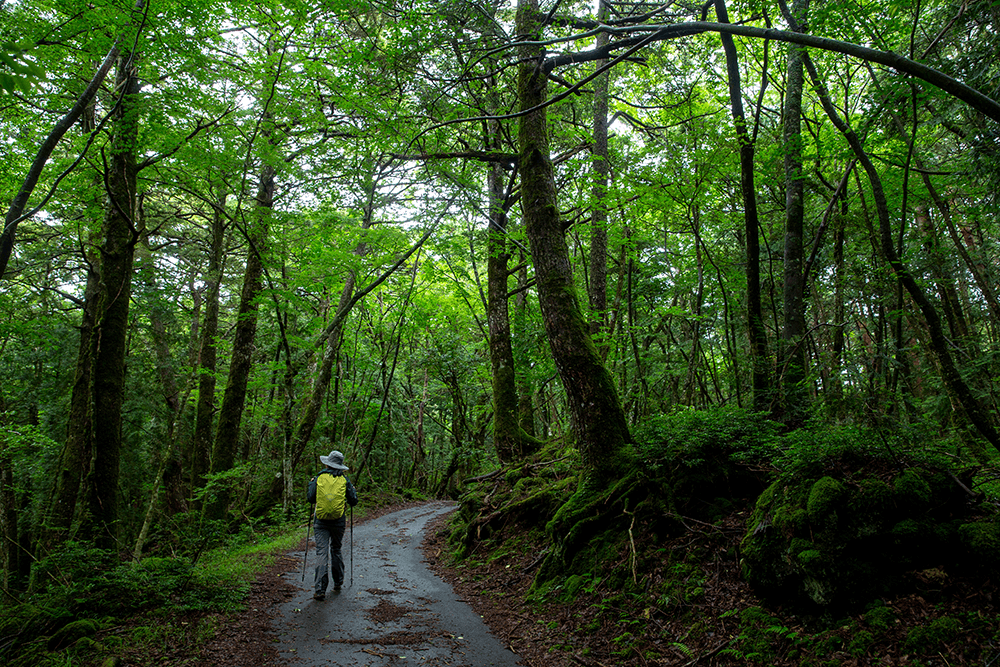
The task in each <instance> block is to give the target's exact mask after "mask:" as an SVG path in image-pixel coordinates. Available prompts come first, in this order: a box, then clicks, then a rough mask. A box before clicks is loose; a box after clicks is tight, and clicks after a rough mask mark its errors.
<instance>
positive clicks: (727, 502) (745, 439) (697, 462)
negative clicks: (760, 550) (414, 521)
mask: <svg viewBox="0 0 1000 667" xmlns="http://www.w3.org/2000/svg"><path fill="white" fill-rule="evenodd" d="M636 435H637V440H638V442H637V444H636V445H635V447H634V449H633V450H632V451H631V452H629V453H628V455H629V456H630V457H631V458H632V460H633V465H632V472H631V473H629V475H628V476H629V477H630V480H629V481H628V482H623V481H620V482H619V483H618V484H617V485H616V486H615V487H614V488H612V489H606V490H605V491H604V493H605V494H606V495H605V496H600V494H601V491H600V490H598V491H587V492H588V493H595V494H598V497H593V498H589V499H586V500H582V499H580V498H579V497H574V498H573V501H572V502H573V503H574V505H576V506H577V507H578V508H582V509H581V510H580V511H579V514H578V515H570V516H569V518H567V517H566V513H567V510H566V508H565V503H566V502H567V501H568V500H569V498H570V497H571V496H573V494H579V493H580V489H583V488H584V487H583V485H582V484H581V483H580V480H579V478H578V472H579V468H578V467H573V468H571V469H570V470H569V471H567V470H565V469H562V470H560V469H559V468H558V464H552V465H551V466H550V467H551V468H552V469H551V470H549V469H548V468H547V467H546V465H545V463H546V462H547V461H550V462H551V461H555V460H558V457H556V456H554V453H553V452H551V451H549V452H544V453H543V454H542V455H541V456H539V457H538V458H535V459H532V461H531V462H529V463H526V464H524V465H521V466H519V467H518V468H517V469H516V472H514V471H511V472H509V473H508V474H507V476H506V477H503V476H498V477H497V478H495V479H490V480H487V481H485V482H482V483H480V484H479V486H478V488H476V489H474V490H472V491H471V492H470V493H469V494H467V496H466V497H465V498H464V499H463V507H462V511H460V512H458V513H456V515H455V518H454V519H453V524H452V530H451V543H452V548H453V558H454V562H455V564H457V565H458V566H459V567H461V568H463V570H464V572H465V573H466V575H465V576H468V577H469V578H470V579H471V580H474V581H476V582H477V587H481V588H482V589H483V591H484V592H485V593H486V594H487V595H491V596H492V595H494V592H496V591H503V592H504V595H505V596H506V597H508V598H509V597H510V596H512V595H516V596H518V597H519V598H520V600H521V603H522V604H524V605H526V606H527V608H528V609H531V610H532V611H533V613H534V614H535V615H537V617H538V618H539V619H540V621H539V623H538V624H536V628H535V632H536V633H546V636H545V637H544V638H539V637H537V636H536V637H533V638H532V641H533V642H536V643H537V642H547V645H548V646H550V648H551V651H550V657H551V659H552V664H554V665H564V664H565V665H568V664H583V665H597V664H601V665H635V664H644V665H681V664H696V663H697V664H701V665H747V664H761V665H776V666H777V665H781V666H790V665H804V666H808V667H833V666H834V665H876V664H877V665H908V666H912V667H917V666H918V665H922V666H925V667H930V666H931V665H946V664H973V663H975V664H994V663H995V662H996V661H997V660H1000V630H998V628H1000V609H998V608H997V604H998V602H1000V597H997V595H996V591H995V590H994V589H995V586H994V584H993V581H992V579H990V578H988V577H983V576H979V577H978V578H977V577H975V576H973V577H971V578H970V577H969V572H968V570H961V571H958V570H956V571H955V572H949V571H945V570H936V569H921V570H915V571H910V572H902V573H900V581H901V582H902V584H901V586H900V587H898V588H896V589H894V591H893V594H892V595H891V596H883V597H875V595H874V591H872V593H873V594H872V595H870V596H869V597H868V598H867V600H866V603H865V604H862V605H860V606H855V607H852V608H850V609H842V610H839V611H837V610H831V611H827V610H823V609H818V608H816V609H805V608H803V607H801V606H799V605H797V604H793V603H792V601H791V600H782V599H781V598H776V597H768V598H764V597H761V595H759V594H758V591H756V590H754V589H753V588H752V587H751V586H750V585H749V583H748V582H747V581H746V580H745V579H744V578H743V576H742V571H741V560H742V557H743V554H742V551H741V542H742V541H743V539H744V536H745V534H746V532H747V530H748V527H750V528H752V526H748V520H749V519H750V516H751V513H752V510H753V508H754V505H755V503H756V502H757V497H758V496H759V495H760V494H761V493H762V492H763V491H764V489H765V488H767V487H768V485H769V484H771V482H773V481H774V480H776V479H778V473H779V471H781V472H783V473H784V474H785V475H786V476H788V475H790V476H791V478H793V479H794V478H796V477H803V478H805V477H806V476H808V475H830V474H836V475H838V476H840V477H842V478H843V479H845V482H844V483H845V484H847V485H848V486H850V487H851V488H854V486H857V485H861V488H866V487H865V485H866V484H870V483H869V482H866V481H865V480H866V479H869V478H878V477H880V476H881V477H886V476H888V475H892V476H898V475H899V474H900V473H899V471H900V470H903V471H905V470H944V471H945V472H944V475H945V477H948V476H949V475H952V476H954V477H955V478H956V479H959V478H960V481H962V480H964V481H963V482H962V483H964V484H968V485H971V486H972V487H974V488H980V489H982V488H988V487H986V486H978V484H977V481H976V480H987V481H988V480H991V479H993V477H994V476H995V473H993V472H991V469H990V468H989V467H988V466H986V465H984V464H982V463H981V462H978V463H977V465H979V466H982V467H979V468H976V469H974V470H972V471H971V472H970V469H969V468H968V467H967V464H968V461H967V460H966V459H964V458H963V457H962V446H963V445H962V443H961V442H959V441H950V440H948V439H947V438H944V439H939V440H937V441H931V440H928V439H926V437H927V436H928V432H926V431H922V430H920V429H918V428H911V429H910V430H909V431H900V432H897V433H895V434H893V435H892V436H891V437H890V436H888V435H886V434H885V433H879V432H878V431H876V430H873V429H868V428H862V427H860V426H857V425H844V426H842V427H829V426H826V427H824V428H823V429H815V430H814V429H802V430H800V431H797V432H795V433H793V434H787V435H786V434H783V433H782V432H781V429H780V428H779V427H777V426H776V425H774V424H772V423H770V422H768V421H767V420H766V419H764V418H763V417H761V416H759V415H753V414H749V413H744V412H741V411H739V410H732V409H719V410H714V411H708V412H698V411H688V410H685V411H680V412H678V413H677V414H675V415H667V416H661V417H659V418H657V419H655V420H653V421H651V422H650V423H648V424H646V425H644V426H643V427H642V428H639V429H636ZM526 480H527V481H526ZM907 480H908V478H906V477H905V476H904V478H903V481H902V482H900V483H899V484H897V488H900V489H901V491H900V493H899V494H897V496H896V497H895V501H894V502H904V501H905V497H904V496H905V493H903V492H902V490H905V485H904V484H903V482H906V481H907ZM615 494H618V495H615ZM918 496H919V494H918ZM625 498H627V499H628V500H629V501H628V502H625V500H624V499H625ZM529 499H530V502H529ZM541 499H544V500H541ZM994 500H995V499H993V498H990V497H989V496H986V495H985V494H983V495H980V496H979V497H978V499H975V498H971V497H970V502H976V503H982V504H983V505H984V506H985V507H986V508H987V509H988V508H989V506H990V505H991V503H992V502H994ZM525 503H528V504H529V505H530V506H531V507H532V508H533V509H536V510H543V511H544V513H538V512H534V513H530V512H525V511H523V508H524V505H525ZM560 503H562V504H560ZM560 508H561V509H560ZM559 512H562V514H563V518H562V519H561V520H560V521H556V520H554V518H555V517H557V516H558V515H559V514H558V513H559ZM928 520H929V519H928ZM573 522H577V523H579V524H580V525H586V526H587V530H586V533H587V535H588V537H587V539H586V540H583V539H581V540H580V541H579V543H576V544H574V545H573V549H574V551H573V552H572V553H563V554H561V555H560V556H559V557H558V559H556V560H552V559H553V555H552V554H554V553H556V552H557V551H558V550H559V547H560V541H562V544H565V543H566V536H567V535H569V534H573V535H576V534H577V533H574V532H573V530H574V526H573ZM986 525H987V526H989V525H992V524H986ZM486 526H488V527H489V529H488V530H485V529H484V528H485V527H486ZM984 530H985V529H984ZM998 534H1000V532H998ZM995 538H996V536H995V535H994V534H993V533H990V534H989V535H985V533H984V536H983V537H981V538H980V541H981V542H982V544H983V545H984V546H983V547H982V549H983V550H986V549H987V547H988V546H989V545H992V544H993V541H995ZM858 599H859V600H860V599H863V596H861V595H859V596H858ZM544 619H559V620H558V621H556V620H545V621H544V622H543V620H544ZM547 664H548V663H547Z"/></svg>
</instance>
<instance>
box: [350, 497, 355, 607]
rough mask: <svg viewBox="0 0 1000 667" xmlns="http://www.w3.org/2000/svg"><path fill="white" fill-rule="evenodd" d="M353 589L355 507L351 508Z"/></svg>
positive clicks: (352, 581)
mask: <svg viewBox="0 0 1000 667" xmlns="http://www.w3.org/2000/svg"><path fill="white" fill-rule="evenodd" d="M350 587H351V588H354V507H351V586H350Z"/></svg>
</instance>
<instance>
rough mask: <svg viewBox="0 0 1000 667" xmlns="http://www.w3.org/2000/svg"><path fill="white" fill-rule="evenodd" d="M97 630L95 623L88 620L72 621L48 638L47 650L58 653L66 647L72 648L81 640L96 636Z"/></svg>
mask: <svg viewBox="0 0 1000 667" xmlns="http://www.w3.org/2000/svg"><path fill="white" fill-rule="evenodd" d="M99 629H100V628H99V627H98V625H97V622H96V621H93V620H91V619H89V618H85V619H81V620H78V621H72V622H70V623H67V624H66V625H64V626H62V627H61V628H60V629H59V630H57V631H56V632H54V633H53V634H52V636H51V637H49V641H48V644H47V648H48V649H49V650H50V651H58V650H60V649H63V648H66V647H67V646H72V645H73V644H75V643H76V642H78V641H79V640H81V639H84V638H88V639H89V638H92V637H93V636H94V635H96V634H97V631H98V630H99Z"/></svg>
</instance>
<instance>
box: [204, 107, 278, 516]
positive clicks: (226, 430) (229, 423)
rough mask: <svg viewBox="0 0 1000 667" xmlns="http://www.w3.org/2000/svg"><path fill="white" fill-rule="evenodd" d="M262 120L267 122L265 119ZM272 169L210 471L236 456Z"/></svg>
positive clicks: (260, 204) (212, 506)
mask: <svg viewBox="0 0 1000 667" xmlns="http://www.w3.org/2000/svg"><path fill="white" fill-rule="evenodd" d="M265 122H270V121H269V119H267V120H265ZM274 176H275V169H274V167H272V166H271V165H264V167H263V169H262V170H261V174H260V179H259V181H258V185H257V199H256V205H255V206H254V210H253V212H252V213H251V216H250V218H251V221H250V228H249V229H247V230H246V239H247V265H246V270H245V272H244V274H243V288H242V291H241V292H240V306H239V313H238V315H237V320H236V332H235V334H234V337H233V353H232V357H231V359H230V362H229V378H228V380H227V383H226V392H225V394H224V395H223V398H222V407H221V408H220V410H219V425H218V428H217V430H216V433H215V444H214V446H213V448H212V472H213V473H220V472H225V471H227V470H230V469H231V468H232V467H233V464H234V462H235V459H236V448H237V446H238V444H239V438H240V423H241V422H242V420H243V407H244V405H245V404H246V394H247V383H248V382H249V379H250V369H251V368H252V367H253V351H254V340H255V339H256V337H257V297H258V295H259V294H260V293H261V291H262V290H263V288H264V279H263V276H264V258H263V253H264V252H265V246H266V243H267V237H268V231H269V227H270V221H271V209H272V208H273V206H274ZM229 498H230V494H229V489H228V486H227V485H223V486H222V487H221V488H220V489H219V490H218V491H217V493H216V495H215V496H214V497H213V498H212V499H211V500H210V501H209V504H208V505H207V506H206V515H207V516H208V517H209V518H212V519H221V518H222V517H223V516H224V515H225V512H226V509H227V507H228V506H229Z"/></svg>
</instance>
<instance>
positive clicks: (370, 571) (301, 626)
mask: <svg viewBox="0 0 1000 667" xmlns="http://www.w3.org/2000/svg"><path fill="white" fill-rule="evenodd" d="M455 507H456V506H455V504H454V503H447V502H434V503H427V504H425V505H420V506H418V507H412V508H408V509H405V510H401V511H398V512H394V513H392V514H387V515H385V516H382V517H379V518H377V519H372V520H371V521H366V522H365V523H362V524H360V525H358V526H355V528H354V576H353V585H352V584H351V556H350V553H351V535H350V528H348V532H347V534H346V535H344V544H343V554H344V565H345V567H346V570H347V580H346V581H345V584H344V589H343V591H341V593H339V594H335V593H333V588H332V586H331V588H330V590H329V592H328V593H327V597H326V600H325V601H323V602H316V601H314V600H313V599H312V582H313V572H312V569H313V568H312V566H313V564H314V563H315V561H314V558H315V552H314V551H312V550H310V552H309V556H310V560H309V567H308V570H307V572H306V577H305V582H303V581H302V573H301V571H299V572H291V573H288V574H286V575H285V578H286V580H288V581H289V582H290V583H292V584H294V585H295V586H296V587H297V588H300V589H301V592H299V593H298V594H296V595H295V597H294V598H292V599H290V600H289V601H288V602H286V603H285V604H283V605H281V607H280V608H279V609H280V615H279V616H278V617H276V618H275V628H276V630H277V632H278V635H279V642H280V644H279V646H278V647H277V648H278V651H279V652H280V653H281V656H282V658H285V659H287V660H288V661H289V662H290V663H291V664H292V665H295V666H296V667H297V666H299V665H302V666H303V667H308V666H310V665H345V666H357V667H364V666H370V667H381V666H383V665H393V666H396V665H435V666H440V667H466V666H468V667H486V666H488V665H496V666H497V667H514V665H517V664H518V663H517V656H516V655H515V654H514V653H512V652H511V651H510V650H509V649H507V648H504V646H503V645H502V644H501V643H500V641H499V640H498V639H497V638H495V637H494V636H493V635H491V634H490V633H489V630H488V629H487V628H486V626H485V625H484V624H483V622H482V620H481V619H480V617H479V615H478V614H476V613H475V612H474V611H473V610H472V609H471V608H470V607H469V606H468V605H467V604H465V603H464V602H461V601H459V600H458V599H457V596H456V594H455V592H454V591H453V590H452V588H451V586H449V585H448V584H447V583H446V582H444V581H443V580H442V579H440V578H439V577H438V576H437V575H435V574H434V573H433V572H431V571H430V570H429V569H428V568H427V566H426V564H425V563H424V562H423V552H422V551H421V550H420V543H421V541H422V540H423V529H424V527H425V526H426V525H427V523H428V522H429V521H431V520H432V519H434V518H436V517H438V516H441V515H442V514H447V513H448V512H451V511H452V510H454V509H455ZM292 555H296V556H299V557H301V556H302V552H301V551H300V552H298V553H295V554H292Z"/></svg>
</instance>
